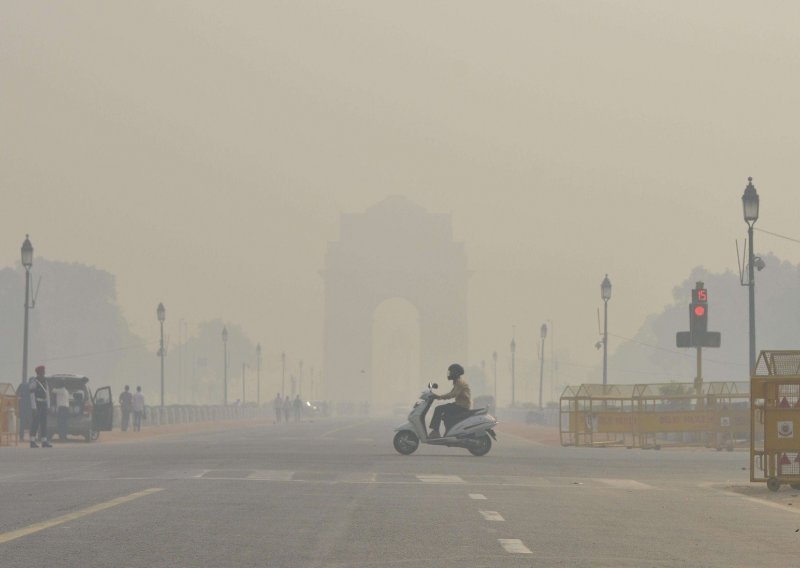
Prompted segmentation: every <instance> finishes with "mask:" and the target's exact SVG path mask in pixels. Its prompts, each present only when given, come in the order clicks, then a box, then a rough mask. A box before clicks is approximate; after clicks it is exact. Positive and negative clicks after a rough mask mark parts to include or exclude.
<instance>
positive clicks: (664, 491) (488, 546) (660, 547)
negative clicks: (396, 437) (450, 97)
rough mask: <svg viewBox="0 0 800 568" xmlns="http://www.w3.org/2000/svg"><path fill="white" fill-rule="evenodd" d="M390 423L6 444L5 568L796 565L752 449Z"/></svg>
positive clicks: (788, 501) (226, 427)
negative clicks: (469, 447) (613, 442)
mask: <svg viewBox="0 0 800 568" xmlns="http://www.w3.org/2000/svg"><path fill="white" fill-rule="evenodd" d="M395 422H397V420H364V419H331V420H320V421H315V422H313V423H312V422H304V423H299V424H297V423H291V424H272V423H270V422H267V421H263V422H258V423H255V422H244V423H227V422H226V423H220V424H217V425H203V426H195V427H196V428H198V429H195V430H192V429H189V430H188V431H170V432H162V433H151V434H148V435H146V436H145V435H142V436H137V437H133V436H131V437H128V434H132V433H126V434H124V435H123V434H117V433H115V434H114V435H113V436H106V437H105V438H103V437H101V442H100V443H93V444H86V443H77V442H76V443H71V444H70V443H66V444H62V445H56V447H55V448H53V449H50V450H45V449H38V450H32V449H29V448H22V447H20V448H17V449H14V448H0V499H2V507H1V508H0V565H1V566H3V568H6V567H9V568H11V567H16V566H20V567H21V566H26V567H27V566H31V565H52V566H88V567H94V566H98V567H99V566H120V567H139V566H141V567H161V566H163V567H167V566H169V567H176V566H177V567H180V566H202V567H238V566H253V567H256V566H258V567H263V566H270V567H271V566H276V567H277V566H287V567H294V566H298V567H306V566H308V567H313V568H316V567H320V568H322V567H330V568H332V567H345V566H354V567H373V566H376V567H377V566H398V567H400V566H413V565H425V566H436V567H440V566H441V567H456V566H457V567H459V568H462V567H464V566H470V567H472V566H476V567H481V566H486V567H489V566H492V567H495V566H512V567H517V566H526V567H527V566H565V567H573V566H609V567H611V566H614V567H617V566H631V567H634V566H635V567H651V566H652V567H661V566H670V567H672V566H714V567H716V566H719V567H733V566H748V567H749V566H759V567H763V566H776V567H778V566H780V567H786V566H796V565H797V564H798V562H797V556H798V553H797V547H798V539H800V530H799V529H800V516H799V514H800V499H798V497H797V493H796V492H794V491H793V490H791V489H789V488H783V489H782V490H781V491H779V492H778V493H770V492H769V491H768V490H767V489H766V487H764V485H763V484H750V483H749V473H748V471H747V454H746V453H744V452H715V451H699V450H698V449H696V448H691V449H687V450H677V449H675V450H672V451H669V452H655V451H643V450H626V449H624V448H604V449H591V448H562V447H560V446H556V445H553V444H552V443H551V442H552V440H554V439H557V435H554V431H551V430H549V429H546V428H541V427H526V426H525V425H511V424H500V426H499V427H498V429H497V434H498V441H497V442H496V443H495V445H494V447H493V448H492V451H491V452H490V453H489V454H488V455H487V456H485V457H480V458H479V457H474V456H471V455H470V454H469V453H468V452H467V451H466V450H463V449H459V448H441V447H433V446H422V447H421V448H420V449H419V450H418V451H417V452H416V453H414V454H413V455H411V456H401V455H399V454H397V453H396V452H395V451H394V450H393V448H392V445H391V438H392V435H393V431H392V427H393V426H394V425H395ZM537 428H538V429H537ZM104 436H105V435H104Z"/></svg>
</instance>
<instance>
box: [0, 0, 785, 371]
mask: <svg viewBox="0 0 800 568" xmlns="http://www.w3.org/2000/svg"><path fill="white" fill-rule="evenodd" d="M798 21H800V7H798V6H797V5H796V4H793V3H769V2H730V1H725V2H701V3H698V2H669V3H664V2H642V1H635V2H633V1H632V2H623V1H605V2H602V1H593V2H562V1H552V2H527V1H525V2H465V1H462V0H459V1H457V2H455V1H454V2H428V1H425V2H395V3H388V2H376V1H374V0H369V1H365V2H352V1H351V2H314V3H310V2H299V1H296V0H291V1H287V2H198V1H193V2H162V1H153V2H144V1H137V2H126V3H122V2H106V1H97V2H80V1H75V2H69V3H62V2H27V1H6V2H3V3H2V4H0V87H1V91H0V92H1V93H2V99H1V100H2V104H0V187H2V196H3V200H2V209H1V210H0V211H2V212H0V219H2V222H0V243H2V244H3V246H2V247H0V266H10V265H12V264H14V263H15V262H18V260H19V247H20V245H21V243H22V241H23V239H24V237H25V234H26V233H30V234H31V240H32V241H33V244H34V247H35V249H36V255H37V256H42V257H46V258H49V259H54V260H65V261H77V262H82V263H86V264H90V265H95V266H98V267H100V268H103V269H105V270H108V271H110V272H112V273H113V274H115V275H116V276H117V284H118V291H119V302H120V305H121V306H122V308H123V310H124V313H125V315H126V317H127V318H128V319H129V321H131V323H132V324H133V326H134V331H136V332H137V333H139V334H141V335H142V336H145V337H150V336H152V337H155V334H156V333H157V325H158V322H157V321H156V313H155V309H156V306H157V305H158V302H160V301H161V302H164V304H165V306H166V307H167V318H168V320H167V323H168V329H169V330H171V333H172V335H173V336H174V337H177V335H178V331H177V328H178V320H179V318H184V319H185V320H188V321H189V322H193V323H196V322H199V321H203V320H207V319H211V318H214V317H222V318H223V319H225V320H226V321H230V322H236V323H240V324H241V325H242V326H243V327H244V329H245V331H246V332H247V333H248V334H249V335H250V336H251V337H252V338H253V339H254V340H255V341H260V342H261V343H262V344H263V345H264V352H265V359H267V358H269V357H272V358H273V359H275V358H276V357H277V354H278V353H279V352H280V351H281V350H286V351H287V352H288V353H290V354H295V355H302V356H303V357H304V358H305V360H306V361H307V362H308V363H307V364H311V363H312V362H316V364H317V365H319V364H321V352H322V349H321V344H322V331H321V330H322V308H323V281H322V279H321V277H320V275H319V272H318V271H319V270H320V269H321V268H322V265H323V255H324V252H325V250H326V246H327V242H328V241H330V240H336V239H337V238H338V230H339V214H340V213H341V212H349V213H353V212H361V211H364V210H365V209H366V208H368V207H370V206H371V205H373V204H375V203H376V202H378V201H380V200H382V199H383V198H385V197H386V196H388V195H393V194H402V195H405V196H407V197H409V198H410V199H412V200H414V201H416V202H417V203H419V204H420V205H422V206H424V207H425V208H427V209H428V210H430V211H432V212H439V213H442V212H443V213H452V217H453V227H454V236H455V238H456V239H457V240H461V241H464V243H465V246H466V251H467V256H468V260H469V266H470V268H471V269H473V270H474V271H475V272H474V274H473V276H472V278H471V281H470V305H469V314H470V354H471V359H472V361H471V362H477V361H480V359H489V357H490V355H491V351H492V350H494V349H497V350H498V351H500V352H501V354H502V356H503V357H506V355H505V353H506V352H507V350H508V342H509V341H510V339H511V329H512V325H514V324H516V326H517V343H518V346H519V347H518V349H519V351H518V353H519V354H520V356H522V357H529V358H535V357H536V342H537V338H538V333H539V327H540V325H541V324H542V322H544V321H545V320H547V319H549V320H552V321H553V322H554V324H555V338H556V346H557V349H558V350H559V351H562V353H563V355H562V357H564V358H566V357H567V356H569V358H570V359H571V361H573V362H574V363H575V364H576V365H575V366H574V367H571V368H567V367H562V372H563V374H564V378H563V381H564V382H580V381H582V380H584V379H585V378H586V372H587V371H586V368H584V367H579V366H578V365H596V364H599V363H600V357H601V352H598V351H596V350H595V349H594V343H595V341H596V340H597V322H596V309H597V307H598V306H600V305H601V301H600V290H599V286H600V282H601V280H602V279H603V276H604V275H605V274H606V273H608V274H609V277H610V279H611V281H612V283H613V285H614V288H613V298H612V300H611V302H610V304H609V311H610V314H611V315H610V319H609V327H610V329H612V330H613V331H614V332H615V333H616V334H619V335H622V336H626V337H631V336H633V334H635V333H636V330H637V329H638V328H639V326H640V325H641V323H642V321H643V320H644V318H645V317H646V316H647V315H648V314H650V313H653V312H657V311H660V310H661V308H662V307H663V306H664V305H665V304H667V303H669V302H671V299H672V296H671V294H672V289H673V287H674V286H675V285H676V284H677V283H679V282H681V281H682V280H683V279H685V278H686V277H687V276H688V274H689V271H690V270H691V269H692V268H693V267H695V266H697V265H705V266H706V267H708V268H709V269H712V270H723V269H731V270H736V257H735V246H734V240H735V239H736V238H739V239H742V238H743V236H744V235H745V230H746V226H745V224H744V222H743V220H742V213H741V195H742V192H743V190H744V187H745V185H746V183H747V176H750V175H751V176H753V177H754V183H755V185H756V187H757V189H758V191H759V194H760V195H761V205H762V207H761V219H760V220H759V222H758V224H757V227H761V228H764V229H769V230H772V231H775V232H779V233H784V234H788V235H791V236H794V237H800V229H798V225H797V221H796V219H797V211H798V202H800V198H799V197H798V195H800V193H798V190H797V188H796V183H797V179H798V176H797V172H796V163H797V155H798V143H799V142H800V128H798V101H800V79H798V77H800V34H798V32H797V22H798ZM756 249H757V252H767V251H774V252H775V253H776V254H778V255H779V256H781V257H783V258H785V259H786V260H789V261H791V262H797V261H798V257H799V256H800V249H798V245H797V244H795V243H791V242H789V241H783V240H779V239H776V238H774V237H771V236H768V235H765V234H763V233H762V234H757V241H756ZM34 271H35V265H34ZM763 274H766V273H763ZM42 286H47V283H46V282H44V283H43V284H42ZM20 293H22V290H21V291H20ZM745 293H746V292H745V290H744V289H743V290H742V294H745ZM688 301H689V300H688V290H687V302H688ZM21 302H22V299H21V298H20V303H21ZM37 309H42V310H44V309H46V306H37ZM718 309H719V308H718ZM21 311H22V310H21V309H20V313H19V314H4V315H3V317H18V316H19V317H20V324H21V321H22V314H21ZM687 324H688V323H687ZM712 327H713V325H712ZM615 341H616V342H618V341H620V340H619V339H613V340H612V341H611V342H610V348H611V350H612V351H613V349H614V342H615ZM665 347H671V346H665ZM742 349H743V352H745V350H746V346H744V345H743V346H742ZM687 378H689V377H687ZM612 382H613V380H612Z"/></svg>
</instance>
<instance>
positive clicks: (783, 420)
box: [750, 351, 800, 491]
mask: <svg viewBox="0 0 800 568" xmlns="http://www.w3.org/2000/svg"><path fill="white" fill-rule="evenodd" d="M750 392H751V397H750V428H751V430H752V432H753V435H752V437H751V441H750V481H753V482H766V483H767V487H768V488H769V489H770V490H772V491H777V490H778V489H780V487H781V485H782V484H784V483H788V484H789V485H791V486H792V488H793V489H800V431H798V428H800V351H762V352H761V353H760V354H759V356H758V360H757V362H756V368H755V371H754V373H753V376H752V378H751V389H750Z"/></svg>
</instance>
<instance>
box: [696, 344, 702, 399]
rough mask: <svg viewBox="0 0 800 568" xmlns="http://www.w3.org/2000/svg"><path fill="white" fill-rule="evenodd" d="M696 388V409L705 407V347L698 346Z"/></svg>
mask: <svg viewBox="0 0 800 568" xmlns="http://www.w3.org/2000/svg"><path fill="white" fill-rule="evenodd" d="M695 390H696V391H697V407H696V410H700V409H702V408H703V348H702V347H698V348H697V378H696V379H695Z"/></svg>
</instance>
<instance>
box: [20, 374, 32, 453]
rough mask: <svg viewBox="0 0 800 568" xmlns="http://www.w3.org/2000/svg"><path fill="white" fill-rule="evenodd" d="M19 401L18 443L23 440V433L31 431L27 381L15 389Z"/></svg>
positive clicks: (29, 394) (29, 397) (29, 393)
mask: <svg viewBox="0 0 800 568" xmlns="http://www.w3.org/2000/svg"><path fill="white" fill-rule="evenodd" d="M17 400H18V401H19V441H20V442H22V441H23V440H25V432H26V431H30V429H31V413H32V411H31V391H30V389H29V388H28V381H22V382H21V383H20V384H19V386H18V387H17Z"/></svg>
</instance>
